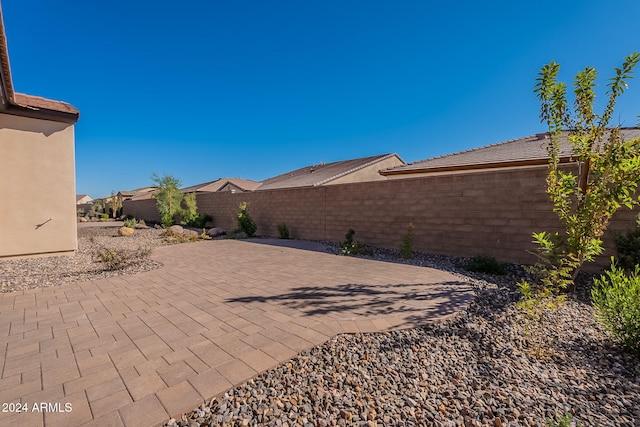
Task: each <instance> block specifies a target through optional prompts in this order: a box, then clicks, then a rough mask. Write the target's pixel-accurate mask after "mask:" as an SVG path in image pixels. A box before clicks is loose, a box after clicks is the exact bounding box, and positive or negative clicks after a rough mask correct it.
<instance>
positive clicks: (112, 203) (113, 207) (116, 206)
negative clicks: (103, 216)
mask: <svg viewBox="0 0 640 427" xmlns="http://www.w3.org/2000/svg"><path fill="white" fill-rule="evenodd" d="M121 209H122V199H120V197H119V196H118V195H117V194H116V193H115V192H113V191H111V197H110V198H109V210H110V211H111V215H112V216H113V218H116V217H117V216H118V214H119V213H120V210H121Z"/></svg>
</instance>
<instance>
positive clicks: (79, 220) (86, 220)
mask: <svg viewBox="0 0 640 427" xmlns="http://www.w3.org/2000/svg"><path fill="white" fill-rule="evenodd" d="M88 221H89V220H88V219H87V218H85V217H83V216H81V217H80V218H78V222H88Z"/></svg>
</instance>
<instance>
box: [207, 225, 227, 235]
mask: <svg viewBox="0 0 640 427" xmlns="http://www.w3.org/2000/svg"><path fill="white" fill-rule="evenodd" d="M225 234H227V232H226V231H224V230H223V229H222V228H218V227H214V228H210V229H209V230H207V236H209V237H220V236H224V235H225Z"/></svg>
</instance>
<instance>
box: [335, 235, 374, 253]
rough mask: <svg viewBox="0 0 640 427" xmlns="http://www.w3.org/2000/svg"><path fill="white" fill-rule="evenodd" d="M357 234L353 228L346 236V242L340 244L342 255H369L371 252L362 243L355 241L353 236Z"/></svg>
mask: <svg viewBox="0 0 640 427" xmlns="http://www.w3.org/2000/svg"><path fill="white" fill-rule="evenodd" d="M355 234H356V232H355V230H354V229H353V228H350V229H349V230H348V231H347V234H345V235H344V241H343V242H342V243H341V244H340V252H341V253H342V255H346V256H352V255H369V254H371V250H370V249H369V248H368V247H367V246H365V245H363V244H362V243H360V242H357V241H354V240H353V236H354V235H355Z"/></svg>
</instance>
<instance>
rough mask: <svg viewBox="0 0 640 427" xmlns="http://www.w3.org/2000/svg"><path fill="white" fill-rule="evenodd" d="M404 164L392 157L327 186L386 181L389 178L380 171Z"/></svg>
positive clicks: (331, 182)
mask: <svg viewBox="0 0 640 427" xmlns="http://www.w3.org/2000/svg"><path fill="white" fill-rule="evenodd" d="M403 164H404V163H403V162H402V160H400V159H399V158H398V157H397V156H392V157H390V158H388V159H385V160H383V161H381V162H377V163H374V164H372V165H370V166H367V167H366V168H362V169H360V170H358V171H355V172H352V173H350V174H347V175H345V176H343V177H341V178H338V179H334V180H333V181H329V182H327V183H326V185H334V184H349V183H352V182H368V181H384V180H386V179H387V178H386V177H384V176H382V175H380V174H379V173H378V171H381V170H385V169H388V168H394V167H397V166H402V165H403Z"/></svg>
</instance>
